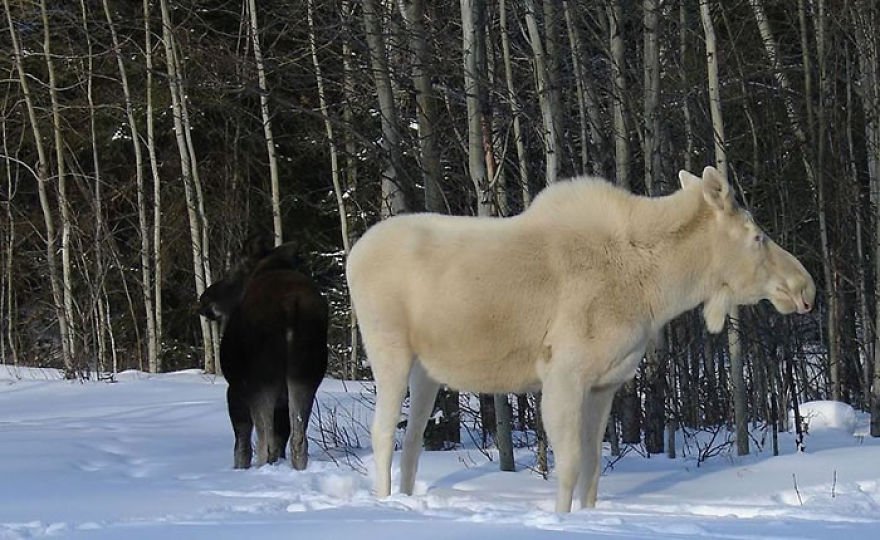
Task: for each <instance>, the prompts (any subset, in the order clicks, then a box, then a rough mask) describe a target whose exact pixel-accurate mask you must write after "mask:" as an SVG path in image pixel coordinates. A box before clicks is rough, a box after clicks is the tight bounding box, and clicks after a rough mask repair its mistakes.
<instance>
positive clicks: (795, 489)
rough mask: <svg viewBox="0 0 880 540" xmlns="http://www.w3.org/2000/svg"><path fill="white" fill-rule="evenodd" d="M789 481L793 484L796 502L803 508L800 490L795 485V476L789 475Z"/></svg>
mask: <svg viewBox="0 0 880 540" xmlns="http://www.w3.org/2000/svg"><path fill="white" fill-rule="evenodd" d="M791 480H792V481H793V482H794V492H795V493H796V494H797V498H798V502H799V503H800V505H801V506H803V505H804V500H803V499H801V492H800V490H798V485H797V476H795V474H794V473H791Z"/></svg>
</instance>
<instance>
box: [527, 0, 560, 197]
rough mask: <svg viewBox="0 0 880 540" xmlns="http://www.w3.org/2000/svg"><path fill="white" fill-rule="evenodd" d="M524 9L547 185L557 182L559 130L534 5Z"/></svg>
mask: <svg viewBox="0 0 880 540" xmlns="http://www.w3.org/2000/svg"><path fill="white" fill-rule="evenodd" d="M523 6H524V7H525V18H526V28H528V32H529V43H530V44H531V46H532V54H533V55H534V59H535V84H536V85H537V91H538V103H539V104H540V107H541V122H542V126H543V130H542V131H541V138H542V140H543V142H544V159H545V172H544V181H545V183H546V185H548V186H549V185H550V184H553V183H555V182H556V181H557V180H558V179H559V168H560V164H559V148H558V143H559V136H558V133H559V128H558V126H557V125H556V119H557V116H558V115H557V114H556V113H555V112H554V110H553V98H552V96H551V95H550V94H551V81H550V73H549V71H548V65H547V55H546V52H545V50H544V43H543V40H542V39H541V31H540V29H539V28H538V21H537V19H536V17H535V3H534V1H533V0H524V1H523Z"/></svg>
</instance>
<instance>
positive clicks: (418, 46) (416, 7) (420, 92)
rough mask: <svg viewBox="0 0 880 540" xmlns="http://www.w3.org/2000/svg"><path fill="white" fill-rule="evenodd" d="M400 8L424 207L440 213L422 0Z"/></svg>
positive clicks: (411, 0)
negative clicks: (413, 97) (408, 53)
mask: <svg viewBox="0 0 880 540" xmlns="http://www.w3.org/2000/svg"><path fill="white" fill-rule="evenodd" d="M399 2H400V11H401V14H402V15H403V18H404V20H405V21H406V26H407V30H408V32H407V34H408V36H409V47H410V50H411V51H412V56H413V59H412V81H413V86H414V88H415V93H416V105H417V106H416V118H417V120H418V127H419V150H420V152H421V164H422V177H423V179H424V182H425V208H426V209H427V210H428V211H429V212H443V211H444V209H445V206H446V205H445V203H444V202H443V193H442V192H441V190H440V179H441V178H442V170H441V168H440V151H439V148H438V141H437V128H436V124H437V105H436V103H437V99H436V96H435V95H434V91H433V89H432V88H431V75H430V73H428V69H427V66H428V65H430V62H431V54H430V51H429V49H428V40H427V29H426V28H425V2H424V0H399Z"/></svg>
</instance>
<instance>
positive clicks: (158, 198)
mask: <svg viewBox="0 0 880 540" xmlns="http://www.w3.org/2000/svg"><path fill="white" fill-rule="evenodd" d="M143 12H144V36H145V37H144V56H145V60H146V77H147V80H146V85H147V89H146V123H147V154H148V155H149V158H150V171H151V173H152V178H153V270H154V271H153V283H154V296H153V300H154V313H153V324H154V326H155V328H154V330H153V334H154V339H155V348H156V357H155V361H156V363H155V365H153V364H151V365H150V366H149V369H150V372H151V373H160V372H161V371H162V262H163V261H162V243H161V241H162V204H161V203H162V189H161V187H162V184H161V182H160V180H159V161H158V159H157V158H156V142H155V141H156V139H155V135H154V122H153V44H152V30H151V29H150V0H144V9H143Z"/></svg>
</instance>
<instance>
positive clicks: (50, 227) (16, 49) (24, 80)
mask: <svg viewBox="0 0 880 540" xmlns="http://www.w3.org/2000/svg"><path fill="white" fill-rule="evenodd" d="M3 7H4V8H5V11H6V22H7V24H8V26H9V36H10V40H11V43H12V53H13V57H14V61H15V68H16V71H17V72H18V83H19V85H20V86H21V93H22V96H23V98H24V102H25V106H26V107H27V113H28V120H29V122H30V125H31V131H32V132H33V136H34V148H35V149H36V151H37V169H36V171H33V172H34V173H35V174H34V176H35V178H36V180H37V192H38V195H39V199H40V209H41V210H42V213H43V221H44V224H45V227H46V237H45V238H46V264H47V265H48V267H49V268H48V270H49V283H50V285H51V287H52V300H53V303H54V306H55V314H56V316H57V317H58V328H59V333H60V337H61V354H62V359H63V361H64V370H65V376H67V377H74V376H75V373H74V367H73V357H72V355H71V350H70V338H69V336H68V324H67V312H66V311H65V308H64V302H63V300H62V296H63V293H62V282H61V276H59V274H58V261H57V259H56V258H55V253H56V250H55V236H56V231H55V218H54V217H53V215H52V210H51V208H50V203H49V193H48V188H47V184H48V182H49V181H48V174H49V172H48V169H49V162H48V160H47V156H46V149H45V146H44V145H43V135H42V132H41V130H40V124H39V122H38V121H37V112H36V104H35V103H34V100H33V97H32V95H31V91H30V85H29V84H28V76H27V74H26V73H25V70H24V64H23V63H22V56H21V47H20V46H19V42H18V35H17V34H16V31H15V25H14V24H13V21H12V14H11V12H10V10H9V0H3Z"/></svg>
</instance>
